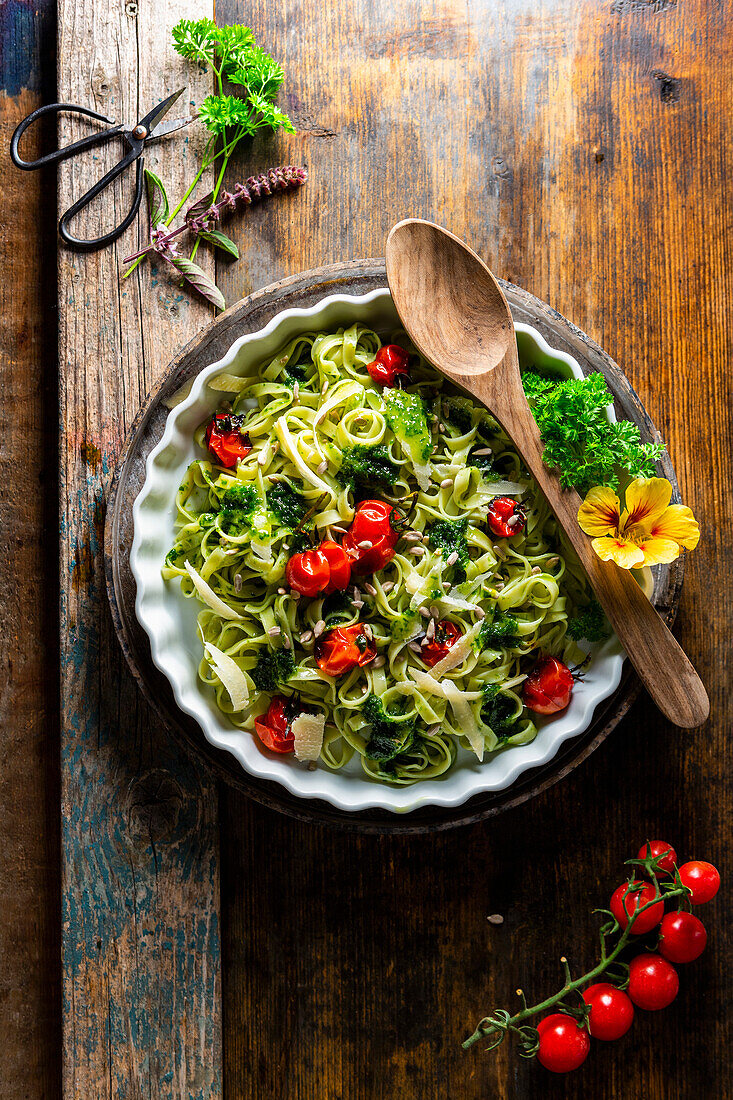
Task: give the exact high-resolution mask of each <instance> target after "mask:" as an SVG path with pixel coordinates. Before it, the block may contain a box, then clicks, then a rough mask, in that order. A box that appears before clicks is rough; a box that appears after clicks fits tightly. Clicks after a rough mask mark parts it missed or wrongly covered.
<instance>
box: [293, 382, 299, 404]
mask: <svg viewBox="0 0 733 1100" xmlns="http://www.w3.org/2000/svg"><path fill="white" fill-rule="evenodd" d="M299 399H300V382H294V383H293V404H294V405H297V404H298V401H299Z"/></svg>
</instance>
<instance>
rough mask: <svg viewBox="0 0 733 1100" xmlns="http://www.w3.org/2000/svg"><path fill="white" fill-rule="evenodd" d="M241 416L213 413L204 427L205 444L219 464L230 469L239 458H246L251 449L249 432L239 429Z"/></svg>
mask: <svg viewBox="0 0 733 1100" xmlns="http://www.w3.org/2000/svg"><path fill="white" fill-rule="evenodd" d="M241 425H242V418H241V416H232V414H231V413H214V416H213V417H212V419H211V421H210V423H209V425H208V427H207V428H206V434H205V438H206V446H207V447H208V448H209V450H210V451H211V453H212V455H214V457H215V458H216V460H217V461H218V463H219V465H220V466H225V467H226V468H227V469H231V467H232V466H236V465H237V462H238V461H239V460H240V458H246V457H247V455H248V454H249V452H250V451H251V450H252V444H251V443H250V441H249V433H248V432H243V431H242V430H241Z"/></svg>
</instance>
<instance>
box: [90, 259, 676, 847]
mask: <svg viewBox="0 0 733 1100" xmlns="http://www.w3.org/2000/svg"><path fill="white" fill-rule="evenodd" d="M386 284H387V279H386V275H385V268H384V261H383V260H354V261H351V262H350V263H345V264H334V265H332V266H330V267H326V268H318V269H316V270H315V271H309V272H304V273H303V274H301V275H297V276H293V277H292V278H290V279H284V280H282V281H281V282H280V283H276V284H275V285H274V286H271V287H265V288H263V289H262V290H260V291H257V292H256V293H255V294H253V295H251V296H250V297H248V298H246V299H243V300H242V301H241V302H239V303H238V304H237V305H235V306H232V308H231V309H230V310H228V311H227V312H226V313H225V314H223V315H222V316H221V317H219V318H217V320H216V321H215V322H214V323H213V324H212V325H210V326H209V328H208V329H206V330H205V331H204V332H202V333H200V334H199V335H198V336H196V337H194V339H193V340H192V341H191V343H190V344H189V345H188V346H187V347H186V348H184V349H183V351H182V352H181V353H180V354H179V355H177V356H176V358H175V359H174V360H173V362H172V364H171V366H170V368H169V370H168V371H167V372H166V374H165V376H164V377H163V378H162V379H161V381H160V383H159V384H158V386H157V387H156V389H155V390H154V391H153V393H152V394H151V395H150V397H149V398H148V400H147V401H146V403H145V405H144V407H143V408H142V409H141V411H140V414H139V416H138V417H137V418H136V420H135V423H134V424H133V426H132V429H131V431H130V434H129V437H128V440H127V442H126V445H125V447H124V449H123V451H122V454H121V455H120V460H119V464H118V467H117V470H116V472H115V476H114V479H113V487H112V490H111V492H110V497H109V502H108V509H107V521H106V524H105V564H106V572H107V586H108V592H109V596H110V602H111V605H112V613H113V618H114V621H115V628H116V630H117V634H118V637H119V638H120V641H121V644H122V647H123V650H124V652H125V655H126V657H127V659H128V662H129V664H130V667H131V669H132V672H133V675H134V676H135V678H136V680H137V681H138V683H139V684H140V686H141V688H142V690H143V692H144V694H145V695H146V697H147V699H148V701H149V702H150V703H151V704H152V706H153V707H154V708H155V710H156V711H157V713H158V715H159V716H160V718H161V721H162V722H164V723H166V724H167V725H168V726H170V727H171V728H173V729H175V730H177V731H178V732H179V733H180V734H181V735H182V736H183V737H184V738H185V739H186V741H187V743H188V744H189V745H190V746H191V747H193V748H194V749H195V750H197V751H198V752H199V753H200V754H201V755H202V756H203V757H204V758H205V759H206V760H207V761H208V762H209V763H210V764H211V765H212V766H213V767H214V768H215V769H216V771H217V773H218V774H219V775H221V777H222V778H223V779H225V780H226V781H228V782H229V783H232V784H233V785H234V786H235V787H237V788H238V789H239V790H241V791H243V792H244V793H245V794H247V795H249V796H250V797H251V798H254V799H255V800H256V801H258V802H260V803H262V804H263V805H265V806H270V807H272V808H273V809H280V810H283V811H284V812H285V813H288V814H290V815H292V816H293V817H297V818H299V819H301V820H303V821H317V822H321V823H326V824H334V825H340V826H342V827H347V828H354V829H358V830H359V831H362V832H374V833H379V832H389V833H419V832H427V831H434V830H436V829H445V828H453V827H456V826H458V825H465V824H472V823H474V822H476V821H479V820H482V819H484V818H487V817H493V816H495V815H496V814H497V813H500V812H501V811H502V810H505V809H508V808H511V807H513V806H518V805H521V803H523V802H526V801H527V800H528V799H529V798H532V797H534V796H535V795H536V794H538V793H539V792H540V791H542V790H544V789H545V788H546V787H548V786H550V785H551V784H552V783H555V782H557V780H558V779H561V778H563V777H564V776H565V775H567V774H568V773H569V772H570V771H571V770H572V769H573V768H574V767H575V766H577V764H579V763H580V762H581V761H582V760H584V759H585V758H586V756H587V755H588V754H589V753H590V752H592V751H593V749H594V748H596V747H597V746H598V745H599V744H600V743H601V742H602V741H603V740H604V739H605V737H607V736H608V734H609V733H610V732H611V731H612V730H613V729H614V728H615V726H616V725H617V724H618V722H619V721H620V719H621V718H622V717H623V715H624V714H625V713H626V712H627V710H628V709H629V706H630V705H631V703H632V702H633V700H634V699H635V698H636V695H637V694H638V683H637V680H636V677H635V676H634V674H633V672H632V670H631V669H630V668H626V669H625V670H624V676H623V680H622V682H621V685H620V686H619V688H618V690H617V691H616V692H615V693H614V694H613V696H612V697H611V698H610V699H608V700H606V701H604V703H603V704H602V705H601V706H600V707H599V708H598V712H597V714H596V715H595V716H594V721H593V722H592V724H591V726H590V727H589V729H588V730H587V731H586V732H585V733H584V734H582V735H581V736H580V737H578V738H575V739H573V741H572V742H569V743H568V744H566V745H565V746H563V749H562V751H561V752H560V753H559V754H558V755H557V756H556V757H555V759H554V760H553V761H551V762H550V763H548V764H547V765H545V766H543V767H541V768H536V769H532V771H530V772H528V773H527V775H526V776H524V777H523V778H522V779H521V780H520V781H519V782H517V783H515V784H513V785H512V787H511V788H509V789H508V790H506V791H500V792H495V793H491V794H486V795H482V796H479V797H476V798H473V799H471V800H470V801H469V802H467V803H466V804H465V805H464V806H461V807H459V808H458V809H446V808H444V807H433V808H427V809H423V810H420V811H416V812H414V813H410V814H403V815H400V814H390V813H389V812H385V811H368V812H364V813H360V814H349V813H345V812H343V811H340V810H337V809H335V808H334V807H331V806H328V805H327V804H326V803H323V802H321V801H319V800H313V799H298V798H296V797H294V796H293V795H291V794H289V793H288V792H287V791H286V790H284V789H283V788H281V787H280V786H279V785H278V784H277V783H270V782H264V781H262V780H259V779H256V778H252V777H250V776H249V775H247V773H246V772H245V771H244V770H243V769H242V767H241V766H240V764H239V762H238V761H237V760H235V759H234V757H233V756H232V755H231V754H230V753H226V752H223V751H221V750H219V749H217V748H215V747H214V746H213V745H210V744H209V743H208V742H207V741H206V739H205V738H204V737H203V734H202V732H201V730H200V728H199V726H198V724H197V723H196V722H195V721H194V720H193V719H191V718H190V717H189V716H188V715H185V714H183V713H182V712H181V711H180V710H179V709H178V707H177V706H176V704H175V700H174V699H173V694H172V691H171V688H170V685H169V683H168V680H167V678H166V677H165V676H164V675H163V674H162V673H160V672H159V671H158V669H157V668H156V667H155V666H154V665H153V662H152V658H151V656H150V646H149V643H148V639H147V636H146V634H145V632H144V631H143V630H142V628H141V627H140V625H139V623H138V622H137V619H136V617H135V597H136V586H135V581H134V578H133V576H132V571H131V569H130V560H129V556H130V550H131V547H132V538H133V533H134V532H133V524H132V506H133V503H134V501H135V498H136V497H137V495H138V493H139V492H140V490H141V489H142V486H143V483H144V480H145V463H146V460H147V457H148V455H149V453H150V451H151V450H152V448H153V447H154V446H155V445H156V444H157V442H158V441H159V439H160V438H161V436H162V434H163V430H164V428H165V422H166V419H167V414H168V409H167V406H166V404H165V402H166V401H167V399H169V398H170V397H171V396H172V395H173V394H174V393H175V392H176V390H177V389H178V388H179V387H180V386H182V385H184V384H185V383H187V382H190V381H191V380H192V379H193V378H195V376H196V375H197V374H198V373H199V372H200V371H201V370H202V369H203V368H204V367H206V366H208V365H209V364H210V363H212V362H215V361H216V360H217V359H220V358H222V356H223V355H224V354H225V353H226V351H227V350H228V348H229V347H230V346H231V345H232V343H233V342H234V341H235V340H236V339H237V338H238V337H240V336H241V335H242V334H243V333H245V332H255V331H257V330H258V329H261V328H263V327H264V326H265V325H266V324H268V322H269V321H271V320H272V318H273V317H274V316H275V315H276V314H277V313H279V312H281V311H282V310H285V309H291V308H304V307H308V306H311V305H313V304H314V303H316V302H317V301H319V300H320V299H322V298H325V297H326V296H327V295H329V294H333V293H350V294H365V293H367V292H368V291H370V290H373V289H374V288H375V287H381V286H386ZM505 290H506V293H507V297H508V300H509V302H510V304H511V306H512V309H513V311H514V315H515V318H516V320H518V321H524V322H527V323H529V324H532V325H534V326H535V327H536V328H538V329H539V331H540V332H541V333H542V335H543V336H544V337H545V338H546V339H547V340H548V342H549V343H550V345H551V346H552V347H555V348H558V349H559V350H561V351H566V352H568V353H570V354H571V355H574V356H576V358H577V359H578V362H579V363H580V364H581V366H582V368H583V370H585V371H586V372H588V371H591V370H600V371H602V373H603V374H604V375H605V376H606V378H607V379H608V384H609V387H610V389H611V392H612V393H613V395H614V398H615V402H616V408H617V413H618V415H619V416H623V417H625V418H627V419H630V420H633V421H634V422H635V423H637V424H638V425H639V426H640V428H641V431H642V433H643V436H644V438H645V439H650V440H651V439H654V440H656V439H658V438H659V436H658V433H657V431H656V429H655V428H654V425H653V424H652V422H651V420H650V419H649V417H648V415H647V414H646V412H645V411H644V409H643V408H642V406H641V403H640V402H639V399H638V397H637V396H636V394H635V393H634V392H633V390H632V389H631V387H630V386H629V383H628V381H627V380H626V378H625V377H624V375H623V373H622V372H621V371H620V370H619V368H618V367H617V366H616V364H615V363H613V362H612V361H611V360H610V359H609V357H608V356H607V355H606V354H605V353H604V352H603V351H602V350H601V349H600V348H599V347H598V346H597V345H595V344H594V343H593V341H591V340H590V339H589V338H588V337H587V336H585V334H584V333H582V332H580V331H579V330H578V329H576V328H575V327H574V326H572V325H571V324H570V323H569V322H568V321H566V320H565V319H564V318H562V317H560V315H559V314H558V313H557V312H556V311H554V310H552V309H550V307H549V306H547V305H546V304H545V303H543V302H540V301H539V300H538V299H536V298H534V297H533V296H532V295H531V294H528V293H527V292H526V291H523V290H521V289H520V288H519V287H515V286H511V285H509V284H505ZM663 472H664V475H665V476H666V477H668V478H669V479H670V480H671V481H672V482H673V483H675V484H676V482H675V476H674V470H673V469H672V464H671V462H670V460H669V457H668V456H667V455H665V456H664V458H663ZM682 573H683V562H682V560H680V561H678V562H675V563H674V564H673V565H672V566H665V567H663V568H661V569H659V570H658V571H657V574H658V575H657V578H656V584H655V597H654V602H655V605H656V606H657V607H658V609H659V610H660V612H661V613H662V614H663V615H665V617H666V618H667V619H668V621H669V622H672V620H673V619H674V615H675V613H676V610H677V603H678V600H679V593H680V588H681V584H682Z"/></svg>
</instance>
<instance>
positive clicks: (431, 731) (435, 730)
mask: <svg viewBox="0 0 733 1100" xmlns="http://www.w3.org/2000/svg"><path fill="white" fill-rule="evenodd" d="M425 732H426V733H427V735H428V737H435V736H436V735H437V734H439V733H440V724H439V723H438V724H436V725H434V726H428V728H427V729H426V731H425Z"/></svg>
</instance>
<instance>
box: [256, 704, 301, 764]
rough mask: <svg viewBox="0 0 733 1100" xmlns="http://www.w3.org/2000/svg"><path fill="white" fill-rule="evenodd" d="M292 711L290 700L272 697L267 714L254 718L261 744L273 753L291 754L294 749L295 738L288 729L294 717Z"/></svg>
mask: <svg viewBox="0 0 733 1100" xmlns="http://www.w3.org/2000/svg"><path fill="white" fill-rule="evenodd" d="M292 710H293V704H292V700H291V699H286V698H285V697H284V696H283V695H274V696H273V697H272V701H271V702H270V705H269V707H268V708H267V713H266V714H264V715H262V717H260V718H255V730H256V731H257V736H258V737H259V739H260V741H261V742H262V744H263V745H264V746H265V747H266V748H268V749H272V751H273V752H293V751H294V749H295V738H294V736H293V733H292V731H291V728H290V727H291V722H292V720H293V718H294V717H295V715H294V714H293V713H292Z"/></svg>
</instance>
